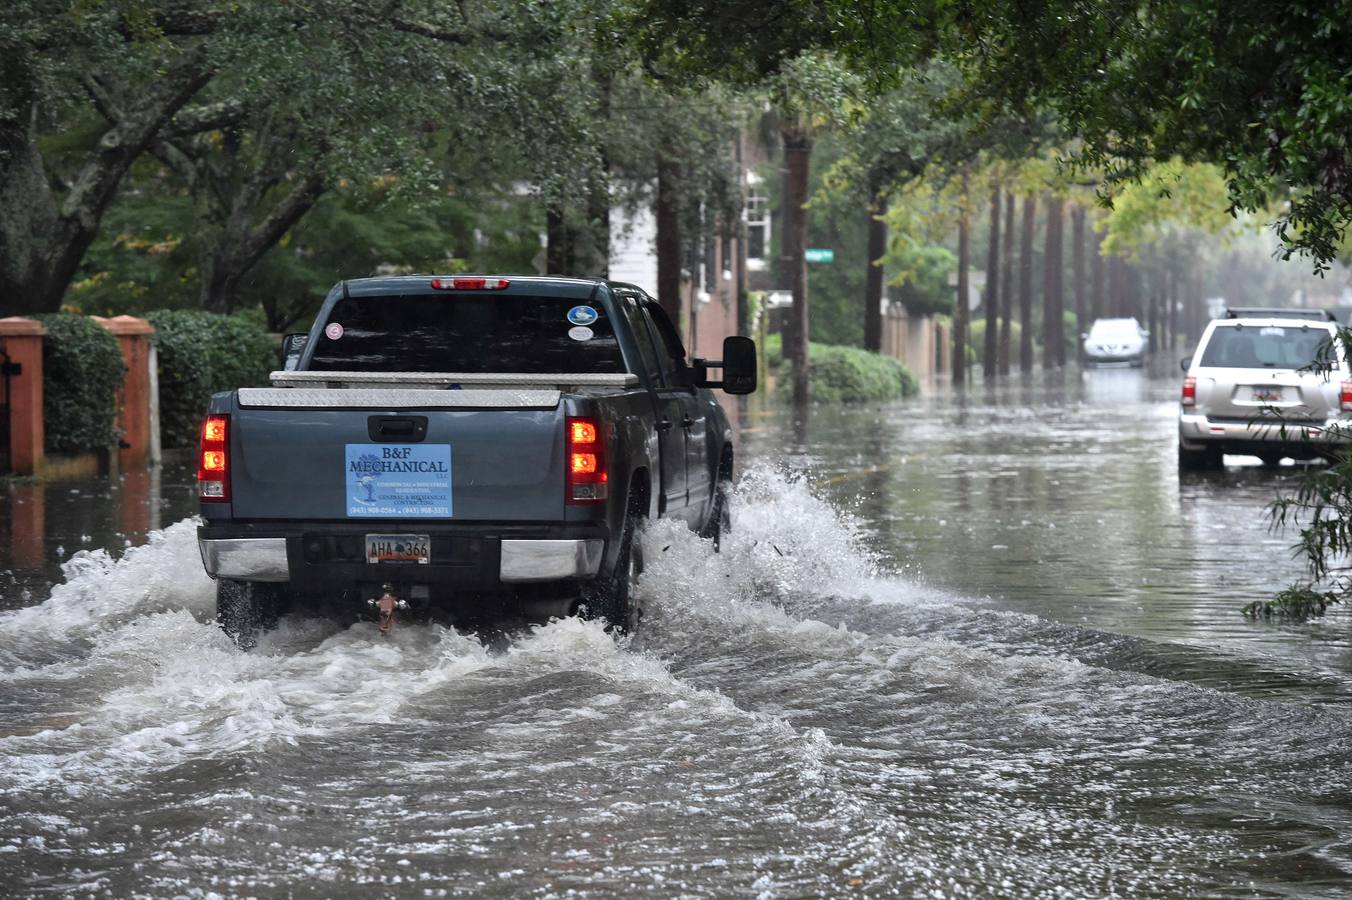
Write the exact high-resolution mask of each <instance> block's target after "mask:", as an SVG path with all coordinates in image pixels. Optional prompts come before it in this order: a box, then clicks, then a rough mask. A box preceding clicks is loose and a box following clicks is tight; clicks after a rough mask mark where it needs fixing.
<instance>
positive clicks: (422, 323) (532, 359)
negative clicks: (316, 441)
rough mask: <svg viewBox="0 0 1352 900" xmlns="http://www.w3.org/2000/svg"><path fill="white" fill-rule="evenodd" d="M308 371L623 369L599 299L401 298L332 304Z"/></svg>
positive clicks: (535, 372)
mask: <svg viewBox="0 0 1352 900" xmlns="http://www.w3.org/2000/svg"><path fill="white" fill-rule="evenodd" d="M310 369H311V370H313V371H327V372H332V371H343V370H346V371H355V372H474V373H481V372H522V373H526V374H531V375H540V374H546V373H552V372H569V373H575V374H588V375H599V374H613V373H621V372H624V371H625V367H624V359H623V357H622V356H621V355H620V347H619V343H618V342H617V341H616V340H615V332H614V330H613V329H612V328H611V323H610V320H609V319H608V318H607V317H606V311H605V308H604V307H602V306H601V304H600V303H598V302H589V301H585V300H578V299H576V298H571V299H570V298H565V297H537V296H527V295H520V294H462V293H457V294H454V295H440V294H403V295H392V296H384V297H350V298H346V299H343V300H340V301H338V303H337V304H336V305H335V306H334V307H333V311H332V313H331V314H330V315H329V317H328V319H327V320H326V321H325V322H324V327H323V328H322V329H321V330H320V334H319V341H318V343H317V344H316V345H315V350H314V355H313V356H312V357H311V359H310Z"/></svg>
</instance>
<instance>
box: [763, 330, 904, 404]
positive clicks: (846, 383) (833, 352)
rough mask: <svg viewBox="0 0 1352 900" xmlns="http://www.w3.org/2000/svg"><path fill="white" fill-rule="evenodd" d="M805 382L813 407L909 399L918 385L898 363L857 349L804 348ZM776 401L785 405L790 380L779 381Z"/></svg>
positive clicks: (789, 395) (818, 346) (810, 346)
mask: <svg viewBox="0 0 1352 900" xmlns="http://www.w3.org/2000/svg"><path fill="white" fill-rule="evenodd" d="M808 382H809V389H810V391H811V394H812V402H813V403H821V404H839V403H882V402H886V401H888V400H899V399H901V398H902V397H909V396H911V395H913V394H915V393H917V392H918V391H919V390H920V385H919V383H918V382H917V381H916V380H915V376H914V375H912V374H911V371H910V369H907V368H906V366H905V365H903V364H902V363H901V361H900V360H897V359H893V358H892V357H890V356H884V355H883V354H881V353H870V352H869V351H867V350H861V349H859V348H858V347H837V346H832V345H830V344H817V343H812V344H809V345H808ZM778 392H779V398H780V399H781V400H782V401H784V402H788V401H789V400H790V399H791V394H792V380H791V379H789V378H781V379H780V381H779V386H778Z"/></svg>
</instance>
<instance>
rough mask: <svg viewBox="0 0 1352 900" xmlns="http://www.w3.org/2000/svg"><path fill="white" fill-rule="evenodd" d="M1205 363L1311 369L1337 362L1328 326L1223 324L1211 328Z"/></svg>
mask: <svg viewBox="0 0 1352 900" xmlns="http://www.w3.org/2000/svg"><path fill="white" fill-rule="evenodd" d="M1201 364H1202V365H1203V366H1210V367H1215V368H1221V369H1307V368H1312V367H1315V366H1321V367H1325V368H1327V367H1329V366H1335V365H1337V358H1336V357H1335V355H1334V352H1333V338H1332V336H1331V335H1330V334H1329V332H1328V329H1326V328H1310V327H1308V326H1304V327H1302V326H1299V325H1296V326H1290V325H1287V326H1277V325H1268V326H1263V325H1242V326H1241V325H1219V326H1217V327H1216V329H1215V330H1214V331H1212V332H1211V340H1209V341H1207V345H1206V350H1205V351H1203V353H1202V363H1201Z"/></svg>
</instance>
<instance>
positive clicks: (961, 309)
mask: <svg viewBox="0 0 1352 900" xmlns="http://www.w3.org/2000/svg"><path fill="white" fill-rule="evenodd" d="M958 203H959V205H960V207H961V212H960V213H959V214H958V296H957V302H956V303H954V304H953V383H954V384H964V383H965V382H966V381H967V296H968V293H969V290H968V286H967V268H968V266H969V265H970V264H971V252H970V249H969V246H968V245H969V235H968V231H969V230H970V223H969V221H968V219H969V217H970V215H969V213H968V211H967V170H966V169H964V170H963V173H962V194H961V196H960V199H959V200H958Z"/></svg>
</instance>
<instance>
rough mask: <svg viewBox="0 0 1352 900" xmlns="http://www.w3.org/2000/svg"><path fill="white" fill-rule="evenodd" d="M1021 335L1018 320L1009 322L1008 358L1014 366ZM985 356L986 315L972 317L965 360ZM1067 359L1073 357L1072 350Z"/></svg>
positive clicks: (977, 360) (978, 359)
mask: <svg viewBox="0 0 1352 900" xmlns="http://www.w3.org/2000/svg"><path fill="white" fill-rule="evenodd" d="M1022 335H1023V326H1022V325H1020V324H1019V323H1018V322H1010V323H1009V358H1010V359H1011V360H1012V361H1013V364H1014V368H1016V369H1017V368H1018V367H1019V340H1020V339H1021V337H1022ZM985 356H986V317H985V316H982V317H981V318H979V319H972V320H971V321H970V322H968V323H967V361H968V362H973V363H977V362H981V361H982V359H984V358H985ZM1068 358H1069V359H1074V358H1075V354H1074V352H1073V351H1072V353H1071V355H1070V356H1069V357H1068Z"/></svg>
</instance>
